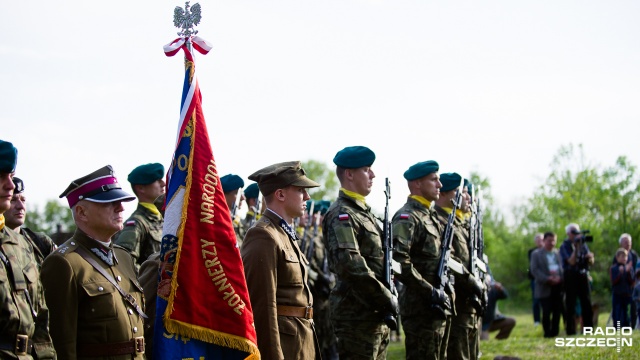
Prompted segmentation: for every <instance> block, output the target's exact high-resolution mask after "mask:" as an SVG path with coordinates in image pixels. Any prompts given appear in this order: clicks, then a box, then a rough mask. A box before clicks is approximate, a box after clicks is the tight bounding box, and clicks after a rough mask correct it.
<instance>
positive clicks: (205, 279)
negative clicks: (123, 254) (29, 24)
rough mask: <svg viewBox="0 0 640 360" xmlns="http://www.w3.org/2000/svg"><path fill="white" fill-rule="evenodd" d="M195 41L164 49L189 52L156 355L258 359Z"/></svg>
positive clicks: (172, 172) (170, 181) (171, 175)
mask: <svg viewBox="0 0 640 360" xmlns="http://www.w3.org/2000/svg"><path fill="white" fill-rule="evenodd" d="M187 4H188V3H187ZM196 5H197V4H196ZM194 7H195V5H194ZM177 9H179V8H177ZM187 11H188V7H187ZM193 38H194V37H193V36H191V34H190V33H188V34H186V35H185V36H184V37H183V38H182V39H178V40H176V41H174V42H172V43H170V44H168V45H167V46H165V52H166V53H167V55H168V56H170V55H173V54H175V53H177V52H178V51H177V50H175V48H176V47H178V49H182V50H183V51H184V53H185V64H186V66H185V67H186V70H185V79H184V87H183V94H182V103H181V115H180V122H179V127H178V138H177V141H176V148H175V153H174V155H173V159H172V163H171V166H170V168H169V171H168V172H167V200H166V205H165V207H166V210H165V222H164V229H163V237H162V249H161V253H160V256H161V265H160V271H159V284H158V297H157V305H156V306H157V308H156V322H155V329H154V349H153V354H154V356H153V357H154V358H155V359H185V358H192V359H259V352H258V348H257V346H256V343H257V342H256V333H255V329H254V326H253V313H252V309H251V304H250V302H249V295H248V291H247V285H246V282H245V276H244V270H243V266H242V260H241V257H240V251H239V249H238V248H237V246H236V237H235V233H234V230H233V225H232V222H231V217H230V214H229V209H228V207H227V204H226V201H225V198H224V194H223V192H222V186H221V184H220V181H219V175H218V170H217V168H216V162H215V159H214V157H213V152H212V149H211V143H210V141H209V135H208V131H207V126H206V123H205V120H204V116H203V113H202V106H201V105H202V103H201V101H202V98H201V94H200V89H199V86H198V81H197V79H196V76H195V64H194V59H193V56H192V54H191V52H190V49H189V47H190V46H189V45H190V43H191V41H192V39H193ZM195 40H196V41H197V42H198V46H194V47H195V48H196V50H198V51H200V52H202V53H206V52H208V50H209V49H210V47H209V45H208V44H207V43H206V42H205V41H203V40H202V39H200V38H197V39H195ZM171 53H172V54H171Z"/></svg>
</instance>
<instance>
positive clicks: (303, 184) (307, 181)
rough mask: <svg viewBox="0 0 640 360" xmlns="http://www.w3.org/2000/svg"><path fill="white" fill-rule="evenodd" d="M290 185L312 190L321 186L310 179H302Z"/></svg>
mask: <svg viewBox="0 0 640 360" xmlns="http://www.w3.org/2000/svg"><path fill="white" fill-rule="evenodd" d="M289 185H294V186H300V187H303V188H312V187H318V186H320V184H318V183H317V182H315V181H313V180H311V179H309V178H308V177H301V178H299V179H296V181H294V182H292V183H291V184H289Z"/></svg>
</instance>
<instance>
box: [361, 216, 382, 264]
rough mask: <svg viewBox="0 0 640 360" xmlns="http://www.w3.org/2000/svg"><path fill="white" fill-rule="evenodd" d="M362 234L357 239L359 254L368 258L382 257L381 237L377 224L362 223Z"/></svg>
mask: <svg viewBox="0 0 640 360" xmlns="http://www.w3.org/2000/svg"><path fill="white" fill-rule="evenodd" d="M363 230H364V231H363V236H362V239H360V241H359V243H360V244H359V245H360V255H362V256H364V257H366V258H370V259H382V257H383V256H384V252H383V251H382V237H381V236H380V231H378V228H377V226H375V224H372V223H369V222H367V223H365V224H363Z"/></svg>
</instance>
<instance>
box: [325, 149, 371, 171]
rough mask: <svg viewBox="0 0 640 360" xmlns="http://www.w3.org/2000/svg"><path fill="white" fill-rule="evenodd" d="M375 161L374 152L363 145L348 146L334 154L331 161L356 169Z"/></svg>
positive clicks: (343, 166)
mask: <svg viewBox="0 0 640 360" xmlns="http://www.w3.org/2000/svg"><path fill="white" fill-rule="evenodd" d="M374 161H376V154H375V153H374V152H373V151H371V149H369V148H368V147H365V146H349V147H346V148H344V149H342V150H340V151H338V153H337V154H336V156H335V157H334V158H333V163H334V164H336V165H338V166H340V167H342V168H346V169H357V168H361V167H364V166H371V165H372V164H373V162H374Z"/></svg>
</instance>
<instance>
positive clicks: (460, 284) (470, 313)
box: [435, 173, 483, 360]
mask: <svg viewBox="0 0 640 360" xmlns="http://www.w3.org/2000/svg"><path fill="white" fill-rule="evenodd" d="M461 181H462V177H461V176H460V175H459V174H457V173H444V174H441V175H440V182H441V183H442V188H441V189H440V198H439V199H438V200H436V205H435V210H436V213H437V214H438V219H439V220H440V223H441V224H442V225H443V235H444V230H445V227H446V225H447V220H448V218H449V214H450V213H451V211H452V200H453V199H454V198H455V195H456V190H458V188H459V187H460V183H461ZM464 189H466V188H463V189H461V191H463V195H462V204H461V208H460V209H458V211H457V213H456V217H455V223H454V237H453V242H452V243H451V247H452V251H451V252H452V257H453V258H454V260H456V261H457V262H458V263H460V264H462V266H463V268H462V269H461V272H456V269H453V268H452V270H453V271H452V272H453V274H454V276H455V282H454V288H455V304H454V306H455V310H456V314H455V315H454V316H453V317H452V319H451V333H450V334H449V345H448V348H447V358H448V359H465V360H466V359H477V358H478V312H477V310H476V307H475V306H477V304H474V302H473V301H474V300H478V296H480V295H481V294H482V291H483V288H482V284H481V283H480V281H478V280H477V279H475V278H474V277H473V275H472V274H471V272H470V271H469V270H470V259H471V258H470V255H469V245H468V239H469V224H468V222H467V221H466V219H465V216H464V213H465V212H466V211H467V210H468V206H469V195H468V193H466V192H465V191H464Z"/></svg>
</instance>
